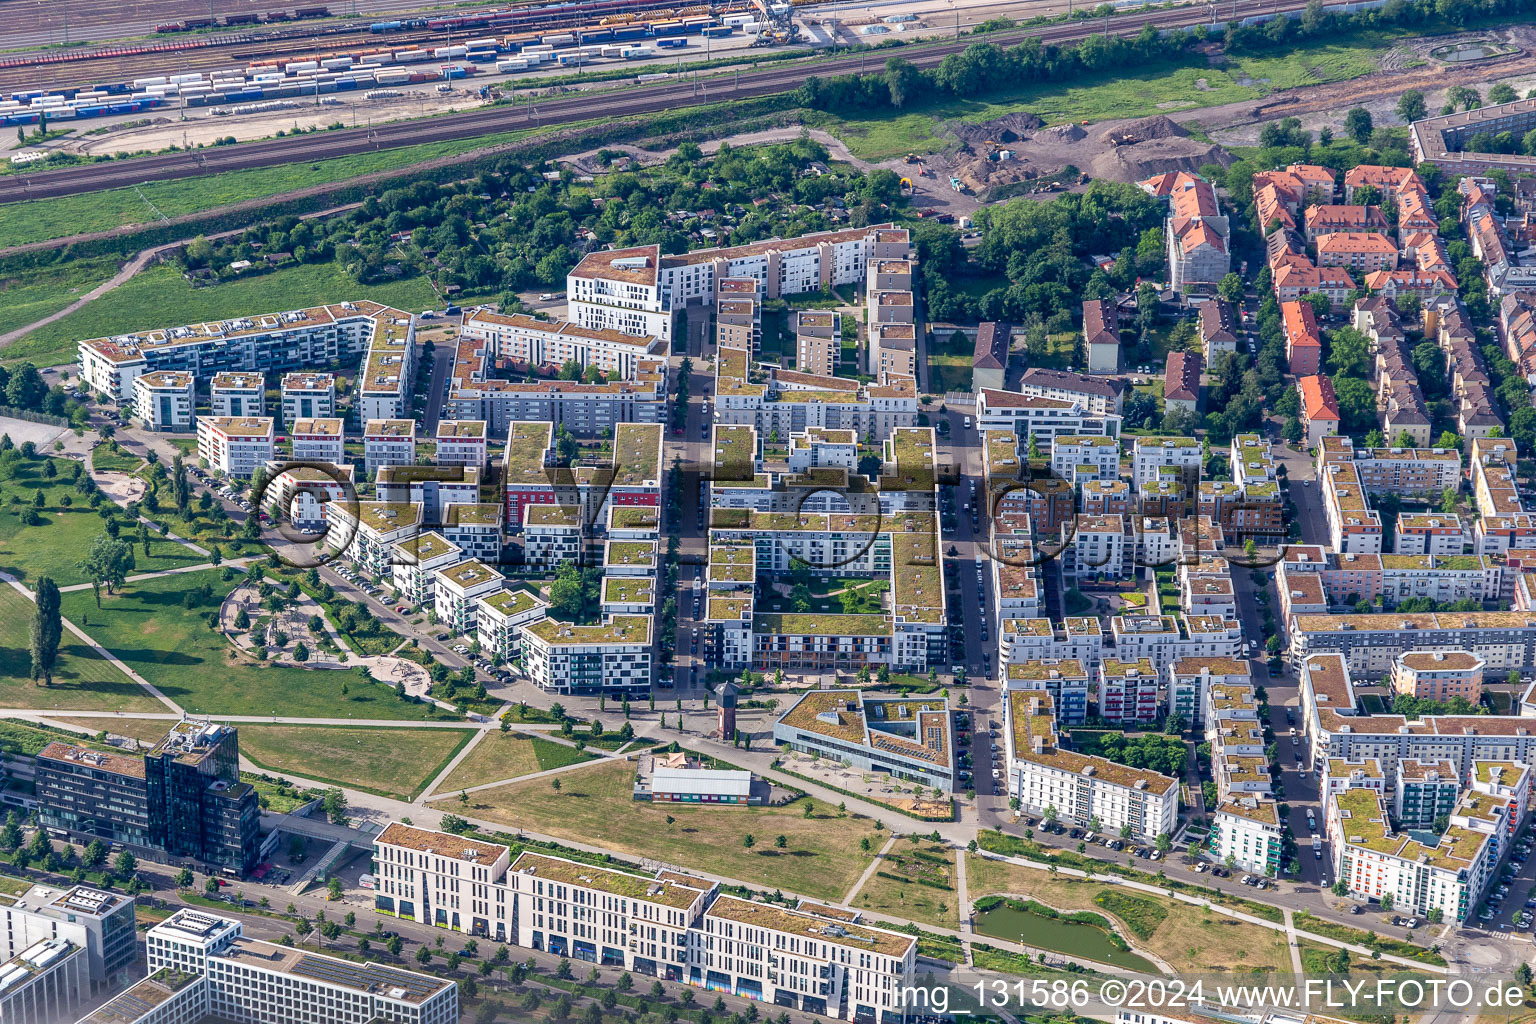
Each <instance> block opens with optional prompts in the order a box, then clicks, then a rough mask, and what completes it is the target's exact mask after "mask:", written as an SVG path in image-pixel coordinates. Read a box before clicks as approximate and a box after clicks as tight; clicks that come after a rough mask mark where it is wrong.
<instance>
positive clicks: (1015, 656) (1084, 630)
mask: <svg viewBox="0 0 1536 1024" xmlns="http://www.w3.org/2000/svg"><path fill="white" fill-rule="evenodd" d="M997 633H998V637H997V639H998V664H1000V665H1011V664H1018V663H1022V662H1030V661H1051V660H1062V661H1077V662H1079V663H1081V664H1082V666H1083V668H1084V669H1086V670H1087V671H1088V672H1091V673H1097V672H1098V670H1099V662H1100V661H1101V660H1102V658H1103V652H1104V646H1105V645H1104V635H1103V630H1102V628H1101V626H1100V625H1099V620H1098V619H1097V618H1094V617H1092V616H1087V615H1083V616H1072V615H1069V616H1067V617H1066V618H1065V619H1063V620H1061V622H1060V623H1059V624H1057V623H1053V622H1052V621H1051V620H1050V619H1047V618H1030V619H1003V620H1002V621H1001V622H999V623H998V627H997Z"/></svg>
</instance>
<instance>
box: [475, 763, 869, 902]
mask: <svg viewBox="0 0 1536 1024" xmlns="http://www.w3.org/2000/svg"><path fill="white" fill-rule="evenodd" d="M634 775H635V766H634V764H633V763H631V762H628V761H613V760H609V761H604V762H601V763H598V764H594V765H591V766H590V767H587V768H581V769H578V770H576V771H571V772H565V773H563V774H561V775H560V776H559V777H558V778H559V781H560V784H561V788H560V790H559V791H558V792H557V791H556V790H555V789H554V787H553V785H552V780H550V779H529V780H526V781H524V782H514V783H510V784H508V785H506V786H498V787H496V788H495V789H486V790H481V791H480V792H478V793H474V794H471V799H472V801H473V808H474V815H475V817H477V818H484V819H486V820H488V821H494V822H498V823H501V824H503V825H506V826H508V827H511V828H526V829H529V830H531V831H534V832H542V833H545V834H548V835H553V836H556V837H558V838H561V839H570V840H575V841H579V842H600V843H602V845H603V846H604V847H606V848H609V849H612V850H615V851H617V852H622V853H628V854H631V855H634V856H640V857H649V858H652V859H655V860H661V861H666V862H668V863H671V864H676V865H679V866H681V867H685V868H695V869H697V870H700V871H709V872H713V873H715V874H719V875H725V876H727V877H730V878H737V879H740V880H741V881H744V882H750V883H752V884H754V885H762V886H767V887H769V888H782V889H786V890H789V891H792V892H797V893H802V894H804V895H807V896H815V897H817V898H819V899H829V900H838V901H841V900H842V899H843V897H844V896H845V895H847V892H848V890H849V889H850V888H851V887H852V886H853V883H854V882H856V881H857V880H858V877H859V874H860V873H861V872H862V871H863V870H864V868H865V867H867V866H868V864H869V862H870V859H871V857H872V856H873V854H869V853H864V852H863V851H862V850H861V849H860V847H859V840H860V839H864V838H868V839H869V840H870V844H871V846H872V847H874V848H875V849H879V847H880V845H881V844H882V843H883V842H884V840H885V838H886V835H885V834H884V833H881V832H876V831H875V829H874V827H873V825H872V823H871V822H869V821H867V820H864V819H860V818H854V817H851V816H850V817H847V818H842V819H839V817H838V815H837V812H836V811H835V810H833V809H832V808H830V807H823V806H821V805H819V804H818V805H816V807H815V809H814V812H813V814H812V816H811V817H809V818H807V817H805V816H804V815H805V811H804V807H805V806H806V802H805V801H804V800H799V801H796V802H794V803H792V804H790V805H788V806H787V807H680V806H677V805H652V804H649V803H638V802H636V801H635V800H633V799H632V797H631V791H632V787H633V785H634ZM668 818H671V819H672V820H671V822H670V823H669V822H668ZM747 835H751V836H752V837H753V839H754V845H753V847H752V848H751V849H750V850H749V849H747V848H746V847H745V846H744V845H743V839H744V837H745V836H747ZM779 835H783V836H784V837H785V839H786V841H787V845H786V848H785V849H783V850H779V849H776V848H775V846H774V839H775V837H776V836H779Z"/></svg>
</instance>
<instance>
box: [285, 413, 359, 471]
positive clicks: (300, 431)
mask: <svg viewBox="0 0 1536 1024" xmlns="http://www.w3.org/2000/svg"><path fill="white" fill-rule="evenodd" d="M288 430H289V434H288V437H289V440H290V441H291V442H292V444H293V460H294V461H295V462H328V463H330V464H331V465H333V466H340V465H343V464H344V463H345V462H346V461H347V459H346V437H345V435H344V434H343V433H342V421H341V420H339V419H335V418H332V419H302V420H289V421H288Z"/></svg>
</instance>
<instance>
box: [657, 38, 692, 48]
mask: <svg viewBox="0 0 1536 1024" xmlns="http://www.w3.org/2000/svg"><path fill="white" fill-rule="evenodd" d="M656 45H657V47H658V48H660V49H663V50H676V49H678V48H680V47H684V46H687V45H688V40H686V39H681V38H677V37H673V38H670V39H658V40H656Z"/></svg>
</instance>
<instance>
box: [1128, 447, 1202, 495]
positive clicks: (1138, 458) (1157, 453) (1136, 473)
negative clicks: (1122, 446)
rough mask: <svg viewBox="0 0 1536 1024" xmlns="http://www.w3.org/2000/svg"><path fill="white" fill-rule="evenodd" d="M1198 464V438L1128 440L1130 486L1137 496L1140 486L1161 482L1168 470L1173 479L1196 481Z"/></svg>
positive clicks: (1198, 471)
mask: <svg viewBox="0 0 1536 1024" xmlns="http://www.w3.org/2000/svg"><path fill="white" fill-rule="evenodd" d="M1200 464H1201V447H1200V441H1199V439H1198V438H1194V437H1137V438H1135V439H1133V440H1132V441H1131V485H1132V486H1133V487H1135V488H1136V490H1137V491H1138V493H1139V492H1140V490H1141V487H1142V485H1143V484H1148V483H1155V482H1157V481H1159V480H1162V479H1164V478H1165V477H1166V476H1167V475H1169V472H1170V471H1171V473H1172V476H1173V478H1174V479H1176V480H1187V481H1195V480H1198V479H1199V476H1200Z"/></svg>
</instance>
